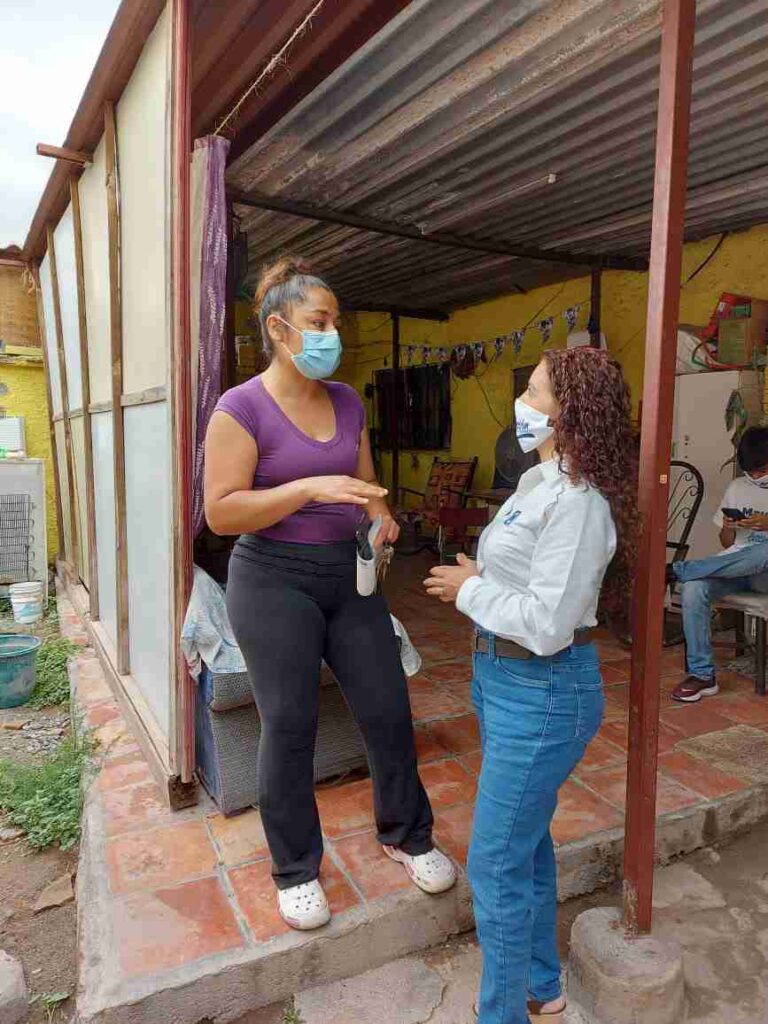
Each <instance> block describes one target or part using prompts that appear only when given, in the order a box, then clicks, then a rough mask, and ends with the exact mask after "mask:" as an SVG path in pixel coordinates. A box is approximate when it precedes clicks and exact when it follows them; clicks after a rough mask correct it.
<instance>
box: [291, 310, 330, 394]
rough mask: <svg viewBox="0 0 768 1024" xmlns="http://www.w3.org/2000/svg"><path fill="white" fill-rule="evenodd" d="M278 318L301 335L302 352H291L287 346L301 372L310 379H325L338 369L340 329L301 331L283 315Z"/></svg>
mask: <svg viewBox="0 0 768 1024" xmlns="http://www.w3.org/2000/svg"><path fill="white" fill-rule="evenodd" d="M275 315H276V316H277V314H275ZM277 319H278V320H279V321H280V322H281V323H283V324H285V326H286V327H290V328H291V330H292V331H296V333H297V334H300V335H301V352H296V353H294V352H290V349H288V346H287V345H286V346H285V347H286V349H288V351H289V352H290V355H291V359H292V360H293V365H294V366H295V367H296V369H297V370H298V371H299V373H301V374H303V375H304V376H305V377H309V379H310V380H324V379H325V378H326V377H330V376H331V375H332V374H334V373H335V372H336V370H338V368H339V363H340V362H341V338H340V337H339V332H338V331H335V330H334V331H300V330H299V329H298V328H297V327H294V326H293V324H289V323H288V321H287V320H283V318H282V317H281V316H278V317H277Z"/></svg>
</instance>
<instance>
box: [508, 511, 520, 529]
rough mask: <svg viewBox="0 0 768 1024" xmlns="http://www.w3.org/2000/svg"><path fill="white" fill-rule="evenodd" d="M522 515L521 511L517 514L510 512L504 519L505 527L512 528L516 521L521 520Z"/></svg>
mask: <svg viewBox="0 0 768 1024" xmlns="http://www.w3.org/2000/svg"><path fill="white" fill-rule="evenodd" d="M520 515H521V513H520V512H519V511H517V512H510V513H509V515H508V516H505V517H504V525H505V526H511V525H512V523H514V521H515V520H516V519H519V517H520Z"/></svg>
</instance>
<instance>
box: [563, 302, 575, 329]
mask: <svg viewBox="0 0 768 1024" xmlns="http://www.w3.org/2000/svg"><path fill="white" fill-rule="evenodd" d="M578 319H579V307H578V306H569V307H568V309H566V311H565V312H564V313H563V320H565V322H566V324H567V325H568V330H569V331H572V330H573V329H574V327H575V326H576V321H577V320H578Z"/></svg>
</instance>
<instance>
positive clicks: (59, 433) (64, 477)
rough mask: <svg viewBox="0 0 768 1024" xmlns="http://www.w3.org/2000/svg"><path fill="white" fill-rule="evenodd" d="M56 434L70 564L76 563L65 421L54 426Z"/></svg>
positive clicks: (67, 552)
mask: <svg viewBox="0 0 768 1024" xmlns="http://www.w3.org/2000/svg"><path fill="white" fill-rule="evenodd" d="M54 431H55V433H56V457H57V461H58V463H59V486H60V487H61V518H62V525H63V527H64V555H65V557H66V559H67V561H68V562H73V561H74V546H73V543H72V515H71V508H72V506H71V504H70V501H69V476H68V474H67V447H66V443H65V439H64V421H63V420H59V421H58V422H57V423H55V424H54Z"/></svg>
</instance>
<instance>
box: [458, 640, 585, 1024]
mask: <svg viewBox="0 0 768 1024" xmlns="http://www.w3.org/2000/svg"><path fill="white" fill-rule="evenodd" d="M489 641H490V643H491V649H490V651H489V653H488V654H476V655H475V660H474V677H473V681H472V696H473V699H474V702H475V707H476V709H477V715H478V718H479V720H480V735H481V742H482V748H483V766H482V771H481V774H480V785H479V790H478V797H477V805H476V808H475V819H474V827H473V834H472V842H471V846H470V851H469V865H468V873H469V880H470V883H471V886H472V894H473V901H474V907H475V920H476V923H477V934H478V938H479V941H480V947H481V949H482V954H483V973H482V980H481V985H480V1000H479V1010H480V1016H479V1024H528V1014H527V1011H526V1003H527V1001H528V999H529V998H530V999H535V1000H540V1001H543V1002H548V1001H549V1000H552V999H556V998H557V997H558V996H559V995H560V961H559V957H558V952H557V930H556V916H557V870H556V865H555V852H554V847H553V845H552V837H551V835H550V831H549V827H550V823H551V821H552V816H553V815H554V813H555V808H556V807H557V791H558V789H559V788H560V786H561V785H562V784H563V782H565V780H566V779H567V778H568V776H569V775H570V773H571V771H572V770H573V768H574V767H575V765H576V764H577V763H578V762H579V760H580V759H581V757H582V755H583V754H584V750H585V747H586V745H587V743H589V741H590V740H591V739H592V737H593V736H594V735H595V733H596V732H597V730H598V728H599V726H600V721H601V718H602V714H603V688H602V680H601V678H600V669H599V665H598V659H597V654H596V652H595V648H594V645H592V644H588V645H585V646H583V647H569V648H567V649H566V650H565V651H561V652H560V653H559V654H556V655H553V656H552V657H548V658H542V657H532V658H530V659H529V660H527V661H526V660H517V659H513V658H498V657H496V656H495V653H494V650H493V638H492V637H489Z"/></svg>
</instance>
